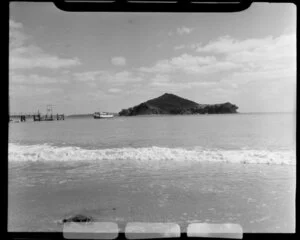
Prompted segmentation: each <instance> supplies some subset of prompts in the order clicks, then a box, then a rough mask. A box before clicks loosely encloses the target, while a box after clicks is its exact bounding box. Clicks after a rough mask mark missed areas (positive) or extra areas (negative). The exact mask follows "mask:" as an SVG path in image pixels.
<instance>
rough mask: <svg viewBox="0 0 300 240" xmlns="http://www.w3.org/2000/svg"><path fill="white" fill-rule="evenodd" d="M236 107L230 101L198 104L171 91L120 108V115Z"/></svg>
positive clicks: (227, 110) (226, 110)
mask: <svg viewBox="0 0 300 240" xmlns="http://www.w3.org/2000/svg"><path fill="white" fill-rule="evenodd" d="M237 109H238V107H237V106H236V105H234V104H231V103H230V102H226V103H220V104H199V103H196V102H193V101H191V100H188V99H185V98H181V97H179V96H176V95H174V94H171V93H165V94H163V95H162V96H160V97H157V98H154V99H151V100H148V101H146V102H143V103H141V104H139V105H137V106H134V107H131V108H128V109H122V111H120V112H119V115H120V116H136V115H152V114H219V113H222V114H224V113H237Z"/></svg>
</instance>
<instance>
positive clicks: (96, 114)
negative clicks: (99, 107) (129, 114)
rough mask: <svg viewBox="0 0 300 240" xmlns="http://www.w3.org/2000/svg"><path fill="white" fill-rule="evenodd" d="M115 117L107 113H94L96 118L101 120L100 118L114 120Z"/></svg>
mask: <svg viewBox="0 0 300 240" xmlns="http://www.w3.org/2000/svg"><path fill="white" fill-rule="evenodd" d="M113 116H114V115H113V114H110V113H107V112H95V113H94V118H95V119H99V118H112V117H113Z"/></svg>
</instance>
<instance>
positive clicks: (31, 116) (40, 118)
mask: <svg viewBox="0 0 300 240" xmlns="http://www.w3.org/2000/svg"><path fill="white" fill-rule="evenodd" d="M13 119H19V121H20V122H25V121H26V119H33V121H34V122H36V121H38V122H40V121H54V120H56V121H59V120H65V115H64V114H58V113H57V114H53V113H52V105H47V113H46V114H45V115H42V114H41V113H40V112H39V111H38V112H37V113H17V114H11V115H9V120H8V121H9V122H11V121H13Z"/></svg>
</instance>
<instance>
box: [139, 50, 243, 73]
mask: <svg viewBox="0 0 300 240" xmlns="http://www.w3.org/2000/svg"><path fill="white" fill-rule="evenodd" d="M239 67H240V65H239V64H237V63H232V62H227V61H217V59H216V57H214V56H205V57H202V56H192V55H189V54H182V55H181V56H178V57H174V58H171V59H164V60H159V61H158V62H157V63H156V64H155V65H154V66H152V67H140V68H139V69H138V70H139V71H141V72H146V73H165V74H166V73H171V72H175V71H181V72H184V73H188V74H199V73H201V74H208V73H215V72H220V71H228V70H232V69H237V68H239Z"/></svg>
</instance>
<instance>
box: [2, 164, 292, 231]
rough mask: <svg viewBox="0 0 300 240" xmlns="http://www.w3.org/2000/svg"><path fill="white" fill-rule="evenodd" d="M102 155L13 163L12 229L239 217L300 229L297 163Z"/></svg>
mask: <svg viewBox="0 0 300 240" xmlns="http://www.w3.org/2000/svg"><path fill="white" fill-rule="evenodd" d="M129 162H130V160H128V161H127V163H126V162H124V161H123V162H122V163H119V164H113V163H108V162H107V163H105V162H102V163H101V164H99V162H97V161H84V162H83V161H77V162H67V163H66V162H65V163H58V162H52V163H51V162H47V163H43V162H25V163H21V162H13V163H10V164H9V212H8V213H9V214H8V223H9V225H8V230H9V231H62V224H60V223H59V222H60V221H61V220H62V219H63V218H65V217H68V216H72V215H76V214H85V215H87V216H91V217H93V218H94V219H95V221H100V222H101V221H113V222H116V223H118V224H119V226H120V227H122V226H125V224H126V223H127V222H130V221H141V222H174V223H178V224H179V225H180V227H181V230H182V231H184V230H185V229H186V226H187V225H188V223H192V222H207V223H238V224H240V225H241V226H242V227H243V231H244V232H294V231H295V182H296V181H295V166H284V165H272V166H271V165H265V164H234V163H212V162H202V163H192V164H191V163H188V162H181V163H180V164H179V163H177V164H166V163H162V164H161V165H160V167H159V168H155V167H154V168H152V170H151V168H150V167H144V168H141V167H140V166H134V165H131V164H128V163H129Z"/></svg>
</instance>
